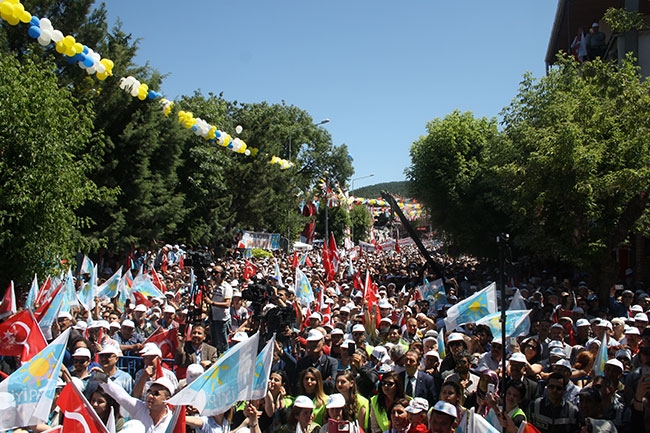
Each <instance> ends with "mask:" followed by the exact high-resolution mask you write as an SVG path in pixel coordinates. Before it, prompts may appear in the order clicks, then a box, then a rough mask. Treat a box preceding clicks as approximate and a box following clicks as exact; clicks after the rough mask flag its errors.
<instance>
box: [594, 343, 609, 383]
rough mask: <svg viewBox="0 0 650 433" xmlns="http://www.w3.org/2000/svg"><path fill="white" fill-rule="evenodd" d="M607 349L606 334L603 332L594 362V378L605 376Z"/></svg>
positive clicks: (607, 357) (607, 358)
mask: <svg viewBox="0 0 650 433" xmlns="http://www.w3.org/2000/svg"><path fill="white" fill-rule="evenodd" d="M607 349H609V347H608V345H607V332H605V333H604V334H603V341H601V342H600V347H599V348H598V353H597V354H596V359H595V360H594V368H593V370H594V377H596V376H602V375H603V374H605V364H606V363H607V361H608V360H609V356H608V353H607Z"/></svg>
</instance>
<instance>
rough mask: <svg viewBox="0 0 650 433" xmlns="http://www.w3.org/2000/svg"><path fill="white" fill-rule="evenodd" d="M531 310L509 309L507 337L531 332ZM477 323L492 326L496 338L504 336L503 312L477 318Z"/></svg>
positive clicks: (507, 314) (507, 312) (507, 313)
mask: <svg viewBox="0 0 650 433" xmlns="http://www.w3.org/2000/svg"><path fill="white" fill-rule="evenodd" d="M530 312H531V310H507V311H506V338H507V337H520V336H525V335H528V334H529V333H530V318H529V317H528V316H529V315H530ZM476 324H477V325H479V324H483V325H487V326H489V327H490V330H492V336H494V338H502V337H501V335H502V333H501V312H500V311H497V312H496V313H492V314H488V315H487V316H485V317H484V318H482V319H480V320H477V321H476Z"/></svg>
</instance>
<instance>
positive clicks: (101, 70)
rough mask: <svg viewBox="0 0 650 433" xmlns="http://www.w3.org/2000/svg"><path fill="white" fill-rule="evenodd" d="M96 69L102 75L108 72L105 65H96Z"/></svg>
mask: <svg viewBox="0 0 650 433" xmlns="http://www.w3.org/2000/svg"><path fill="white" fill-rule="evenodd" d="M95 68H96V69H97V72H99V73H100V74H103V73H104V72H106V66H104V64H103V63H95Z"/></svg>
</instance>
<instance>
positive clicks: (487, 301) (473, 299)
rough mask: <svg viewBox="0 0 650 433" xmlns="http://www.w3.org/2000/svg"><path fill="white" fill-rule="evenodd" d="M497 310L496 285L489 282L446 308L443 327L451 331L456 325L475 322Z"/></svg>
mask: <svg viewBox="0 0 650 433" xmlns="http://www.w3.org/2000/svg"><path fill="white" fill-rule="evenodd" d="M496 311H497V286H496V284H495V283H492V284H490V285H489V286H487V287H486V288H485V289H483V290H481V291H480V292H478V293H475V294H473V295H472V296H470V297H469V298H467V299H465V300H464V301H462V302H459V303H458V304H455V305H452V307H451V308H449V310H447V317H446V318H445V329H447V330H448V331H453V330H454V329H456V327H457V326H459V325H462V324H465V323H472V322H477V321H478V320H479V319H481V318H483V317H485V316H487V315H488V314H492V313H494V312H496Z"/></svg>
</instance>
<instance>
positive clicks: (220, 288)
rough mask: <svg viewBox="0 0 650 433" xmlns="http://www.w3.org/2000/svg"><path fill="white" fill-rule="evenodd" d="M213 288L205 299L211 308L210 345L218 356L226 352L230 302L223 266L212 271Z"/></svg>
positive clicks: (230, 295) (229, 287) (230, 288)
mask: <svg viewBox="0 0 650 433" xmlns="http://www.w3.org/2000/svg"><path fill="white" fill-rule="evenodd" d="M212 272H213V273H212V275H213V277H212V279H213V281H214V287H213V289H212V297H211V298H208V299H206V303H207V304H208V305H210V306H211V309H212V317H211V319H212V320H211V322H210V337H211V343H212V345H213V346H214V347H216V348H217V351H218V352H219V355H221V354H222V353H224V352H225V351H226V350H228V333H229V330H230V301H231V300H232V293H233V290H232V286H231V285H230V284H228V283H227V282H225V281H224V277H225V274H226V272H225V271H224V269H223V266H221V265H217V266H215V267H214V269H213V271H212Z"/></svg>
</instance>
